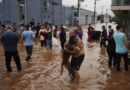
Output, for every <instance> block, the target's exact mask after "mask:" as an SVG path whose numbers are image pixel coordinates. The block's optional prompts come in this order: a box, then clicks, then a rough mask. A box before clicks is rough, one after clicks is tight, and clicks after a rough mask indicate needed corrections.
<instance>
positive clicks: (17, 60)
mask: <svg viewBox="0 0 130 90" xmlns="http://www.w3.org/2000/svg"><path fill="white" fill-rule="evenodd" d="M12 57H13V59H14V61H15V64H16V66H17V70H18V71H21V69H22V68H21V62H20V58H19V54H18V51H5V63H6V68H7V72H12V68H11V58H12Z"/></svg>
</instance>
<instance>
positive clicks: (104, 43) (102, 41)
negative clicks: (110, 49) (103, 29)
mask: <svg viewBox="0 0 130 90" xmlns="http://www.w3.org/2000/svg"><path fill="white" fill-rule="evenodd" d="M102 46H104V47H106V39H105V38H103V37H101V42H100V47H102Z"/></svg>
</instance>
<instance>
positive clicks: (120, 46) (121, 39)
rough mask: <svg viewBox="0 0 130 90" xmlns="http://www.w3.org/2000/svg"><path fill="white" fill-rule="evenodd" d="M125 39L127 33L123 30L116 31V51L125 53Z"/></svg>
mask: <svg viewBox="0 0 130 90" xmlns="http://www.w3.org/2000/svg"><path fill="white" fill-rule="evenodd" d="M125 39H126V35H125V34H124V33H122V32H116V33H115V34H114V40H115V43H116V53H119V54H124V53H126V52H127V48H126V45H125Z"/></svg>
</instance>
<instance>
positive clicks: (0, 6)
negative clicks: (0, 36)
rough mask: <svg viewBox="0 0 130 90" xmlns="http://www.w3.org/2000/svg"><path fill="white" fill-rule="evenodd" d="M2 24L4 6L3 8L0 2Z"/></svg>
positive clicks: (0, 20)
mask: <svg viewBox="0 0 130 90" xmlns="http://www.w3.org/2000/svg"><path fill="white" fill-rule="evenodd" d="M0 22H1V23H2V22H3V6H2V2H0Z"/></svg>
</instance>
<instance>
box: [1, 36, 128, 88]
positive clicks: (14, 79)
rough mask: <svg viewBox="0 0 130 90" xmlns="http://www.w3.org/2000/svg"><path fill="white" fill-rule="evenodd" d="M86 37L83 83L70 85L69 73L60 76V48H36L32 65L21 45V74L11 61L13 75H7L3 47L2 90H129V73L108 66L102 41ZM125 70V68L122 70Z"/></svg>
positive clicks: (81, 80)
mask: <svg viewBox="0 0 130 90" xmlns="http://www.w3.org/2000/svg"><path fill="white" fill-rule="evenodd" d="M86 38H87V36H86V35H84V39H83V41H84V46H85V51H86V52H85V59H84V62H83V64H82V66H81V70H80V74H81V79H80V84H79V85H74V84H73V83H71V82H70V78H69V75H68V72H67V71H66V70H64V73H63V75H62V76H60V66H61V61H62V59H61V48H60V46H55V47H54V48H53V50H52V51H47V50H46V49H44V48H40V45H37V46H35V47H34V52H33V56H32V59H31V61H30V62H26V61H25V58H26V53H25V49H24V47H22V46H21V45H19V52H20V58H21V62H22V68H23V70H22V72H17V70H16V66H15V64H14V62H12V67H13V72H12V73H10V74H8V73H6V68H5V63H4V57H3V50H2V47H1V46H0V90H116V89H117V90H130V76H129V75H130V72H127V73H126V72H123V71H122V72H117V71H115V70H114V69H111V70H110V69H109V68H108V67H107V60H108V58H107V53H106V50H105V48H100V46H99V42H91V43H88V42H87V39H86ZM122 68H123V67H122Z"/></svg>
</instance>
